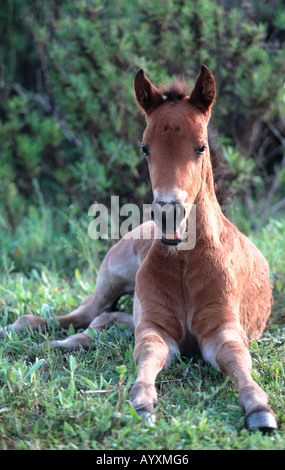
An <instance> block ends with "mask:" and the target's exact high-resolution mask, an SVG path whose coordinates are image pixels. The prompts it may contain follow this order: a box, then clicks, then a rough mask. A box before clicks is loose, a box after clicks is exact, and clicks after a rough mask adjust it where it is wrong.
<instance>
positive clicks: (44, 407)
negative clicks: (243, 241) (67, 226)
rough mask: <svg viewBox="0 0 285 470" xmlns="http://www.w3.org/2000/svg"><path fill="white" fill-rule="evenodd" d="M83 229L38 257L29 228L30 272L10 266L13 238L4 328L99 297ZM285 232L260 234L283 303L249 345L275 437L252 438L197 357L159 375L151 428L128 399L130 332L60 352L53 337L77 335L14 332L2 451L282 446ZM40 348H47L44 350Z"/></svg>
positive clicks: (8, 347) (26, 266) (8, 348)
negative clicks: (92, 295)
mask: <svg viewBox="0 0 285 470" xmlns="http://www.w3.org/2000/svg"><path fill="white" fill-rule="evenodd" d="M35 220H37V219H35ZM40 223H41V218H40V216H39V218H38V224H40ZM28 226H29V224H28V222H27V221H25V227H26V229H27V227H28ZM37 228H38V227H34V230H37ZM31 229H32V227H31ZM77 229H78V230H77V231H76V227H75V228H74V230H72V231H69V232H68V231H66V232H63V231H62V233H61V237H60V239H59V241H58V244H57V246H56V247H55V248H54V250H53V249H52V247H51V246H47V245H45V243H42V245H41V248H39V250H38V252H37V253H36V254H35V255H33V253H34V252H33V251H32V249H33V248H34V247H33V246H28V243H29V242H28V238H29V237H28V235H29V233H28V229H27V230H26V231H25V236H24V235H23V236H21V235H19V239H18V244H20V245H21V247H22V248H21V249H23V250H26V251H25V259H24V260H23V262H22V263H23V264H22V266H23V270H22V271H21V270H18V271H16V270H15V268H13V267H12V263H14V261H15V260H13V259H12V255H13V250H10V251H9V246H10V245H9V243H11V241H10V234H7V238H6V240H4V241H3V242H2V243H5V247H6V248H5V250H4V251H2V253H3V258H5V263H3V266H4V268H3V272H2V274H1V287H0V312H1V317H0V323H1V325H4V324H7V323H10V322H11V321H14V320H15V319H16V318H18V317H19V316H20V315H23V314H25V313H34V314H38V315H44V316H48V315H58V314H65V313H68V312H70V311H71V310H72V309H74V308H75V307H76V305H78V304H79V303H80V302H81V301H82V300H83V299H84V298H85V297H86V296H87V295H89V294H90V293H91V292H92V291H93V289H94V283H95V277H96V272H97V269H98V266H99V261H100V259H99V258H100V257H101V255H102V253H101V254H100V256H98V255H97V254H96V253H94V260H95V267H94V266H93V265H92V262H91V258H92V250H94V251H95V250H96V249H97V248H98V245H95V246H94V242H93V241H90V240H88V239H87V238H88V237H87V235H86V239H87V240H86V243H87V244H84V243H81V241H80V240H83V239H84V230H83V229H82V227H81V225H80V224H79V225H78V226H77ZM50 230H52V227H50ZM18 233H19V234H20V231H19V232H18ZM284 233H285V222H282V223H281V222H274V221H271V223H270V224H269V225H267V227H265V228H264V230H263V231H262V232H260V233H259V234H252V238H253V239H254V241H255V243H257V244H258V246H259V247H260V248H261V249H262V250H263V251H264V252H265V255H266V256H267V258H268V259H269V262H270V264H271V270H272V282H273V285H274V297H275V306H274V309H273V314H272V320H271V322H270V323H269V325H268V327H267V329H266V332H265V333H264V335H263V337H262V339H260V340H258V341H253V342H252V343H251V353H252V357H253V375H254V378H255V380H256V381H257V382H258V383H259V384H260V385H261V386H262V387H263V389H264V390H265V391H266V392H267V393H268V395H269V398H270V403H271V405H272V407H273V409H274V410H275V412H276V414H277V417H278V420H279V424H280V429H279V430H278V431H277V432H274V433H272V434H270V435H262V434H261V433H260V432H256V433H250V432H248V431H247V430H246V429H245V428H244V414H243V411H242V410H241V409H240V407H239V406H238V398H237V392H236V390H235V388H234V387H233V386H232V384H231V383H230V382H229V381H228V380H227V379H226V378H225V377H223V376H222V375H221V374H219V373H218V372H216V371H215V370H214V369H213V368H212V367H211V366H209V365H207V364H205V363H204V362H203V360H202V359H201V358H200V357H198V356H197V357H196V356H195V357H192V358H184V357H179V358H177V361H176V363H175V364H173V366H172V367H171V368H170V369H169V370H167V371H163V372H161V373H160V374H159V376H158V377H157V390H158V394H159V406H158V410H157V414H158V417H159V419H158V421H157V423H156V424H155V426H153V427H151V426H149V425H144V424H143V423H142V421H141V419H140V418H139V417H138V416H137V415H136V413H135V411H134V409H133V407H132V405H131V403H130V401H129V390H130V387H131V385H132V384H133V382H134V380H135V377H136V371H135V367H134V363H133V358H132V353H133V347H134V338H133V334H132V332H131V331H130V330H129V329H128V328H125V329H123V330H119V329H118V328H117V327H115V325H114V326H111V327H110V328H109V329H108V330H106V331H103V332H100V333H96V334H94V344H93V346H92V348H91V349H90V350H89V351H83V350H80V351H77V352H73V353H72V354H69V353H63V352H61V351H58V350H52V349H50V348H49V346H48V344H47V340H48V339H50V338H53V337H54V336H56V337H63V336H64V335H66V334H72V333H73V331H72V329H70V330H69V331H68V332H67V333H66V332H63V331H62V330H56V329H54V330H51V331H48V332H46V333H41V332H36V333H33V332H27V334H26V335H19V336H17V335H15V334H14V333H13V332H12V331H10V333H9V336H7V337H6V338H5V339H4V340H2V341H0V384H1V387H0V448H1V449H66V450H67V449H116V450H118V449H119V450H122V449H126V450H132V449H134V450H139V449H141V450H145V449H155V450H161V449H174V450H190V449H232V450H237V449H238V450H242V449H252V450H254V449H256V450H257V449H268V450H269V449H272V450H277V449H284V447H285V426H284V422H285V412H284V390H285V387H284V342H285V324H284V323H285V322H284V300H285V283H284V279H285V267H284V265H283V262H282V257H281V254H282V253H284V248H285V246H284V245H285V241H284V240H285V237H284ZM8 236H9V240H8ZM49 236H50V235H49ZM76 236H77V237H78V238H76ZM65 246H68V247H69V248H68V250H65V249H64V247H65ZM100 249H101V250H102V248H100ZM41 250H42V251H41ZM47 251H48V254H49V258H48V259H47V258H45V255H46V252H47ZM59 252H61V259H60V260H59V259H58V253H59ZM33 256H34V257H33ZM35 256H36V258H35ZM40 258H42V262H41V263H39V259H40ZM45 259H46V261H45ZM65 263H66V266H67V268H66V270H64V265H65ZM75 266H76V267H75ZM131 306H132V300H131V299H130V298H129V297H125V298H123V299H122V302H121V305H120V308H121V309H122V310H126V311H129V312H130V311H131ZM42 342H45V343H46V344H45V346H44V347H43V348H42V349H36V348H35V345H36V344H38V343H42Z"/></svg>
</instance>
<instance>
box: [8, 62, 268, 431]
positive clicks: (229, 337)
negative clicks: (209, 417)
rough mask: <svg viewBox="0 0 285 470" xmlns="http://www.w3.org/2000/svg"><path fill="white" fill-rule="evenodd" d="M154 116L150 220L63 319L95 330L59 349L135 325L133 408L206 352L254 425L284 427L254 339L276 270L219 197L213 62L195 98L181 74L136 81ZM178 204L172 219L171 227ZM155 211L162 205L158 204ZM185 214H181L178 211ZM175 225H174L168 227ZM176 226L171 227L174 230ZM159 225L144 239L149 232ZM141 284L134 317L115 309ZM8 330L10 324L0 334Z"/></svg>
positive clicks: (142, 103) (113, 254) (141, 408)
mask: <svg viewBox="0 0 285 470" xmlns="http://www.w3.org/2000/svg"><path fill="white" fill-rule="evenodd" d="M134 90H135V95H136V100H137V103H138V105H139V107H140V108H141V109H142V110H143V112H144V114H145V116H146V123H147V126H146V129H145V131H144V135H143V143H142V150H143V152H144V154H145V156H146V159H147V162H148V166H149V173H150V179H151V184H152V190H153V195H154V201H153V214H156V215H157V213H159V214H160V215H161V220H162V223H161V224H159V223H158V222H157V220H156V217H155V215H154V216H153V219H154V221H149V222H147V223H145V224H143V225H141V226H140V227H138V228H137V229H135V230H134V231H133V232H130V233H129V234H128V235H127V236H125V237H123V238H122V239H121V240H120V241H119V242H118V243H117V244H116V245H114V246H113V247H112V248H111V249H110V251H109V252H108V254H107V255H106V257H105V259H104V261H103V263H102V265H101V268H100V270H99V274H98V278H97V281H96V289H95V292H94V293H93V295H91V296H90V297H89V298H88V299H86V300H85V301H84V302H83V303H82V305H80V306H79V307H78V308H77V309H76V310H75V311H73V312H72V313H70V314H69V315H66V316H62V317H58V318H57V320H58V322H59V324H60V325H61V326H63V327H64V328H68V326H69V325H70V324H72V325H73V326H74V328H86V330H85V331H84V332H83V333H78V334H74V335H73V336H70V337H68V338H67V339H65V340H62V341H52V342H51V345H52V346H54V347H66V348H67V349H68V350H72V349H74V348H76V347H79V346H83V347H84V348H87V347H88V345H89V344H90V343H91V342H92V339H91V338H90V336H89V335H88V329H89V328H91V329H94V330H99V329H102V328H104V327H105V326H106V325H107V324H108V323H110V322H112V321H114V322H117V323H126V324H127V325H129V326H130V327H131V328H134V329H135V350H134V360H135V363H136V364H137V365H138V375H137V379H136V382H135V384H134V385H133V387H132V389H131V399H132V403H133V406H134V408H135V409H136V410H137V412H138V414H140V415H141V416H142V417H143V418H144V419H149V420H152V419H155V415H154V412H153V409H154V406H155V405H156V403H157V392H156V389H155V380H156V376H157V374H158V372H159V371H160V370H161V369H162V368H164V367H167V366H170V365H171V363H172V361H173V358H174V357H175V354H176V353H178V352H180V353H181V354H188V353H191V352H197V351H199V352H200V353H201V354H202V356H203V358H204V359H205V360H206V361H207V362H209V363H210V364H212V365H213V367H215V368H216V369H217V370H219V371H221V372H222V373H224V374H226V375H228V376H229V377H230V379H231V380H232V382H233V383H234V384H235V385H236V387H237V389H238V394H239V402H240V405H241V406H242V407H243V408H244V410H245V421H246V425H247V427H248V428H250V429H253V428H258V429H262V430H270V429H276V428H277V421H276V418H275V415H274V413H273V412H272V410H271V408H270V406H269V404H268V398H267V395H266V393H265V392H264V391H263V390H262V389H261V388H260V387H259V385H258V384H257V383H256V382H255V381H254V380H253V378H252V376H251V357H250V354H249V351H248V341H249V340H251V339H254V338H258V337H259V336H260V335H261V333H262V332H263V330H264V327H265V325H266V322H267V319H268V317H269V314H270V310H271V304H272V293H271V290H272V288H271V285H270V278H269V268H268V264H267V262H266V260H265V259H264V257H263V256H262V254H261V253H260V252H259V251H258V249H257V248H256V247H255V246H254V245H253V244H252V243H251V242H250V241H249V239H248V238H246V237H245V235H243V234H242V233H240V232H239V231H238V230H237V228H236V227H235V226H233V225H232V224H231V223H230V222H229V220H227V218H226V217H225V216H224V215H223V213H222V210H221V207H220V204H219V203H218V201H217V197H216V193H215V187H214V181H213V171H212V165H211V158H210V150H209V145H208V122H209V119H210V114H211V108H212V106H213V103H214V100H215V80H214V77H213V75H212V73H211V72H210V70H209V69H208V68H207V67H205V66H204V65H203V66H202V67H201V71H200V73H199V75H198V77H197V80H196V83H195V86H194V88H193V90H192V92H191V94H190V96H187V95H185V93H183V92H182V91H181V86H180V85H179V83H178V82H176V85H173V86H172V87H171V88H170V89H169V90H167V91H165V92H161V91H159V90H158V89H157V88H156V87H154V86H153V85H152V83H151V82H150V81H149V79H148V78H147V77H146V76H145V74H144V72H143V70H140V71H139V72H138V73H137V75H136V77H135V81H134ZM166 204H167V206H168V207H170V208H172V209H173V211H172V213H173V214H174V216H173V218H172V220H173V223H172V225H171V224H168V226H167V217H168V215H167V211H166V210H165V211H164V206H165V205H166ZM194 205H195V208H196V232H195V243H194V246H193V243H192V245H191V248H188V245H187V243H188V242H189V240H188V238H187V236H188V237H189V235H187V234H188V233H189V227H188V225H189V224H190V222H189V220H190V219H189V216H190V213H191V210H192V208H193V207H194ZM154 209H155V210H154ZM178 214H179V217H178ZM166 226H167V227H166ZM169 227H170V228H169ZM146 229H148V230H149V231H150V232H153V233H154V232H156V233H157V230H158V231H159V234H160V236H159V238H158V237H152V238H151V239H145V238H146V237H144V236H143V232H144V231H145V230H146ZM131 292H134V312H133V316H131V315H128V314H125V313H122V312H117V311H114V310H115V309H114V306H115V305H116V301H117V300H118V299H119V297H120V296H121V295H123V294H125V293H131ZM27 325H28V326H30V327H31V328H33V329H37V328H39V326H41V327H42V328H43V327H44V326H45V325H46V320H45V319H44V318H41V317H36V316H33V315H25V316H23V317H21V318H19V319H18V320H17V321H16V322H15V323H13V325H11V326H12V328H13V329H14V330H16V331H23V330H24V328H25V327H26V326H27ZM0 334H2V336H4V334H5V329H4V330H2V332H1V333H0Z"/></svg>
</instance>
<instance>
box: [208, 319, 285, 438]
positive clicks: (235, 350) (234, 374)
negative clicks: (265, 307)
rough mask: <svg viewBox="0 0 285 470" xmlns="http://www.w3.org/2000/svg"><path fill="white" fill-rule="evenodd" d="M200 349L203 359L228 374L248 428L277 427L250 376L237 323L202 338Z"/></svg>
mask: <svg viewBox="0 0 285 470" xmlns="http://www.w3.org/2000/svg"><path fill="white" fill-rule="evenodd" d="M201 351H202V355H203V357H204V359H205V360H206V361H208V362H210V363H211V364H212V365H213V366H214V367H215V368H216V369H217V370H219V371H221V372H223V373H224V374H226V375H228V376H229V377H230V379H231V381H232V382H233V383H234V384H235V385H236V387H237V389H238V394H239V403H240V405H241V406H242V408H243V409H244V410H245V422H246V426H247V427H248V429H254V428H257V429H260V430H261V431H268V430H272V429H277V428H278V425H277V421H276V418H275V415H274V413H273V411H272V410H271V408H270V406H269V404H268V397H267V395H266V393H265V392H264V391H263V390H262V389H261V387H260V386H259V385H258V384H257V383H256V382H255V381H254V380H253V378H252V376H251V356H250V353H249V351H248V348H247V341H246V338H245V335H244V333H243V331H242V329H241V328H240V326H239V325H234V324H233V325H231V324H229V325H224V326H223V327H222V328H220V329H219V330H218V331H217V332H216V333H215V334H214V335H212V336H211V337H207V338H204V339H203V341H202V344H201Z"/></svg>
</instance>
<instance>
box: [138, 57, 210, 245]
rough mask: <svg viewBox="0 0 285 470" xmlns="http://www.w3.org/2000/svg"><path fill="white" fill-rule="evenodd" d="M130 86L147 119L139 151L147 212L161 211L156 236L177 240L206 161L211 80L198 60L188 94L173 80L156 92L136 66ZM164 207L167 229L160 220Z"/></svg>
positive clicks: (164, 240) (196, 192) (194, 196)
mask: <svg viewBox="0 0 285 470" xmlns="http://www.w3.org/2000/svg"><path fill="white" fill-rule="evenodd" d="M134 89H135V95H136V99H137V102H138V104H139V106H140V107H141V108H142V110H143V111H144V113H145V115H146V121H147V126H146V129H145V131H144V134H143V142H142V151H143V153H144V154H145V156H146V159H147V162H148V166H149V173H150V179H151V184H152V190H153V196H154V200H153V213H155V211H156V214H157V212H159V211H161V212H163V213H162V227H160V228H161V231H162V237H161V240H162V241H163V242H164V243H168V244H177V243H179V242H180V241H181V240H182V239H183V234H184V231H185V227H186V220H187V218H188V216H189V212H190V209H191V207H192V204H194V203H195V201H196V198H197V195H198V193H199V191H200V189H201V185H202V178H203V166H205V161H206V160H207V161H210V154H209V148H208V132H207V126H208V121H209V118H210V114H211V107H212V105H213V103H214V100H215V80H214V77H213V75H212V73H211V72H210V70H209V69H208V68H207V67H205V66H204V65H203V66H202V67H201V71H200V74H199V76H198V77H197V79H196V83H195V86H194V88H193V90H192V92H191V94H190V97H189V96H187V95H186V94H184V93H183V91H182V90H181V86H180V87H179V84H177V85H176V86H174V85H173V86H172V87H171V88H170V89H169V90H168V91H166V92H160V91H159V90H158V89H157V88H156V87H154V86H153V85H152V83H151V82H150V81H149V79H148V78H147V77H146V76H145V74H144V72H143V70H140V71H139V72H138V73H137V75H136V77H135V80H134ZM163 206H164V210H163V211H162V207H163ZM170 208H171V212H172V221H173V222H172V225H171V226H172V228H171V227H170V228H169V224H166V218H167V214H168V213H169V212H170V211H169V209H170ZM166 225H167V229H166Z"/></svg>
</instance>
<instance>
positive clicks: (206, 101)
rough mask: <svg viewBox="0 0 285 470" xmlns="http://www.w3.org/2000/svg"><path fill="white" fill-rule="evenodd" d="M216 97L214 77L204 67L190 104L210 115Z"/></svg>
mask: <svg viewBox="0 0 285 470" xmlns="http://www.w3.org/2000/svg"><path fill="white" fill-rule="evenodd" d="M215 96H216V84H215V79H214V76H213V74H212V72H211V70H210V69H208V67H206V65H202V67H201V70H200V74H199V75H198V77H197V79H196V82H195V86H194V88H193V90H192V92H191V95H190V98H189V102H190V103H192V104H194V105H195V106H197V108H199V109H200V110H201V111H202V112H203V113H204V114H207V115H209V114H210V110H211V107H212V106H213V104H214V101H215Z"/></svg>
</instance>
